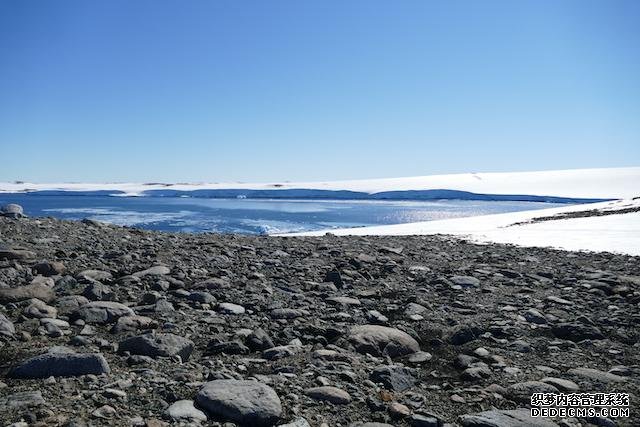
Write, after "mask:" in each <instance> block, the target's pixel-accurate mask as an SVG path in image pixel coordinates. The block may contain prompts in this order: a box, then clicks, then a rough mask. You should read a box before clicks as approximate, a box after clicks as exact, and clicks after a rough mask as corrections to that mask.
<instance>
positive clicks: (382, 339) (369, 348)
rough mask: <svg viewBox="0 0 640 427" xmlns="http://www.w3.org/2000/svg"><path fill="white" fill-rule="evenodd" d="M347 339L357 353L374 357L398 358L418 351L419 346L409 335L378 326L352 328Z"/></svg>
mask: <svg viewBox="0 0 640 427" xmlns="http://www.w3.org/2000/svg"><path fill="white" fill-rule="evenodd" d="M348 339H349V341H350V342H351V343H352V344H353V345H354V347H355V349H356V351H357V352H358V353H363V354H364V353H369V354H372V355H374V356H382V355H389V356H390V357H400V356H405V355H408V354H412V353H416V352H418V351H420V345H419V344H418V342H417V341H416V340H415V339H413V338H412V337H411V335H409V334H407V333H406V332H403V331H401V330H399V329H395V328H389V327H386V326H380V325H363V326H354V327H352V328H351V330H350V331H349V334H348Z"/></svg>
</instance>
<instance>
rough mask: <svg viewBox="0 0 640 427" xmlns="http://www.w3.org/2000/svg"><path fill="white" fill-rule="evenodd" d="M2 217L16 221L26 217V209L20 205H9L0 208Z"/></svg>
mask: <svg viewBox="0 0 640 427" xmlns="http://www.w3.org/2000/svg"><path fill="white" fill-rule="evenodd" d="M0 215H2V216H6V217H9V218H16V219H17V218H22V217H23V216H24V209H22V206H20V205H18V204H15V203H9V204H7V205H4V206H2V207H1V208H0Z"/></svg>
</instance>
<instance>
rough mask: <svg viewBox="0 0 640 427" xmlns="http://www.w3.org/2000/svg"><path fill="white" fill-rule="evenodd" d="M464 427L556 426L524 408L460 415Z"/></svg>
mask: <svg viewBox="0 0 640 427" xmlns="http://www.w3.org/2000/svg"><path fill="white" fill-rule="evenodd" d="M459 419H460V423H461V424H462V425H463V426H464V427H557V426H558V425H557V424H556V423H554V422H553V421H551V420H550V419H548V418H533V417H532V416H531V413H530V411H529V410H528V409H526V408H520V409H513V410H508V411H501V410H492V411H485V412H479V413H476V414H469V415H462V416H460V418H459Z"/></svg>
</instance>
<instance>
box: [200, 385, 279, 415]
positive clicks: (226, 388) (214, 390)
mask: <svg viewBox="0 0 640 427" xmlns="http://www.w3.org/2000/svg"><path fill="white" fill-rule="evenodd" d="M196 402H197V403H198V405H199V406H200V407H202V408H203V409H205V410H206V411H207V412H209V413H210V414H212V415H214V416H216V417H219V418H222V419H225V420H229V421H233V422H235V423H237V424H240V425H251V426H271V425H274V424H275V423H276V422H277V421H278V419H279V418H280V416H281V415H282V404H281V403H280V398H279V397H278V395H277V394H276V392H275V391H274V390H273V389H272V388H271V387H269V386H267V385H265V384H262V383H259V382H256V381H249V380H215V381H211V382H208V383H206V384H205V385H204V386H203V387H202V389H200V391H199V392H198V394H197V395H196Z"/></svg>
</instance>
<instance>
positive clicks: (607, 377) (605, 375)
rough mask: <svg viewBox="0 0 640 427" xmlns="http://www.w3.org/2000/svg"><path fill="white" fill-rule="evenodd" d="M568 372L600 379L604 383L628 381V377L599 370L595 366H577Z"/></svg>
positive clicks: (590, 378) (582, 376) (594, 379)
mask: <svg viewBox="0 0 640 427" xmlns="http://www.w3.org/2000/svg"><path fill="white" fill-rule="evenodd" d="M567 372H568V373H569V374H571V375H575V376H577V377H581V378H583V379H588V380H593V381H599V382H602V383H619V382H624V381H627V378H625V377H621V376H620V375H616V374H611V373H609V372H604V371H599V370H597V369H593V368H575V369H569V370H568V371H567Z"/></svg>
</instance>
